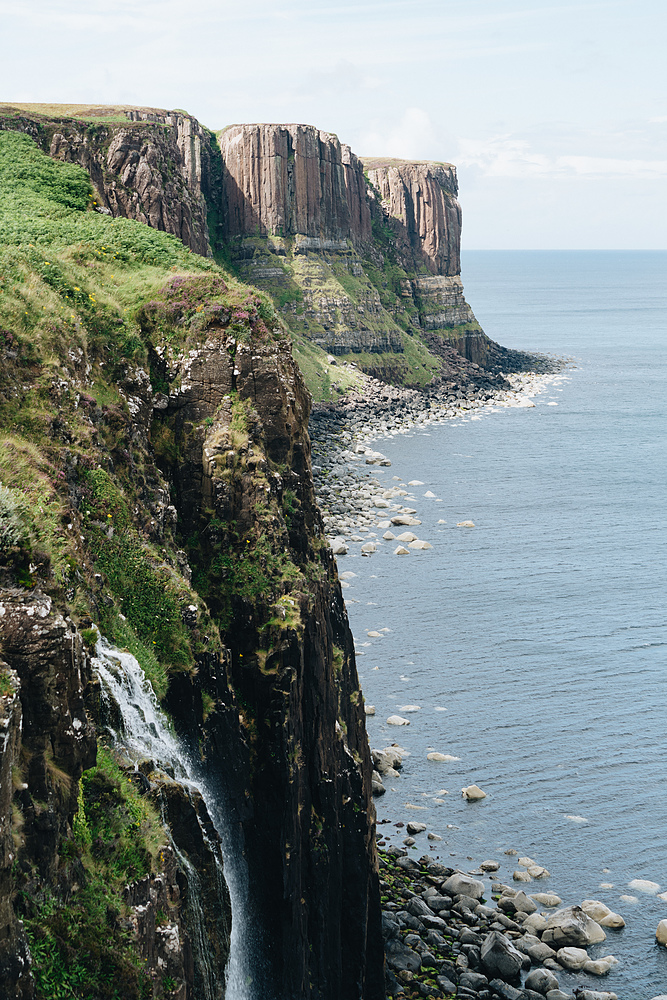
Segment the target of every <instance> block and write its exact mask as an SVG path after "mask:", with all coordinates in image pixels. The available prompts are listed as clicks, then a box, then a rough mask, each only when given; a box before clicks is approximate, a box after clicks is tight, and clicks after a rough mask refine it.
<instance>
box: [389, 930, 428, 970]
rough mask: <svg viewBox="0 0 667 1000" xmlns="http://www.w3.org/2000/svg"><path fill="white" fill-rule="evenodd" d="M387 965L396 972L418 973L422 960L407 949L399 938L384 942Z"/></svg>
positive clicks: (410, 949)
mask: <svg viewBox="0 0 667 1000" xmlns="http://www.w3.org/2000/svg"><path fill="white" fill-rule="evenodd" d="M385 955H386V958H387V965H388V966H389V967H390V968H392V969H395V970H396V971H397V972H413V973H414V972H419V970H420V969H421V966H422V960H421V958H420V957H419V955H418V954H417V953H416V952H415V951H413V950H412V948H408V946H407V945H405V944H403V942H402V941H401V940H400V939H399V938H394V939H391V940H389V941H387V942H385Z"/></svg>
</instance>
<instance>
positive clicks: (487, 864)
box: [479, 861, 500, 872]
mask: <svg viewBox="0 0 667 1000" xmlns="http://www.w3.org/2000/svg"><path fill="white" fill-rule="evenodd" d="M479 867H480V868H481V869H482V871H483V872H497V871H498V869H499V868H500V864H499V863H498V862H497V861H482V863H481V865H480V866H479Z"/></svg>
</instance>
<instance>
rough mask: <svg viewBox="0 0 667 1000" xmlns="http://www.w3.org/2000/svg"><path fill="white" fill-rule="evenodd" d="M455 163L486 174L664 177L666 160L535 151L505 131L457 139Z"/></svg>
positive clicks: (651, 178) (592, 177)
mask: <svg viewBox="0 0 667 1000" xmlns="http://www.w3.org/2000/svg"><path fill="white" fill-rule="evenodd" d="M457 163H458V164H459V165H460V166H462V167H476V168H477V169H478V170H479V171H480V172H481V173H482V175H483V176H485V177H514V178H521V177H545V178H547V177H568V176H569V177H572V176H577V177H583V178H586V177H588V178H591V179H599V178H612V177H616V178H619V177H630V178H641V179H644V180H654V179H658V178H666V177H667V160H658V159H640V158H627V159H626V158H623V157H617V156H582V155H576V154H574V155H562V156H553V155H549V154H546V153H543V152H538V151H535V150H534V149H533V148H532V147H531V144H530V142H528V141H527V140H526V139H519V138H514V137H512V136H508V135H501V136H495V137H493V138H491V139H487V140H474V139H461V140H459V154H458V156H457Z"/></svg>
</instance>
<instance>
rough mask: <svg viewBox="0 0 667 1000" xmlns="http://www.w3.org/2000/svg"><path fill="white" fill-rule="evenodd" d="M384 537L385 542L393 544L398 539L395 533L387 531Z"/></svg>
mask: <svg viewBox="0 0 667 1000" xmlns="http://www.w3.org/2000/svg"><path fill="white" fill-rule="evenodd" d="M382 537H383V538H384V540H385V542H392V541H393V540H394V539H395V538H396V535H395V534H394V532H393V531H385V533H384V535H383V536H382Z"/></svg>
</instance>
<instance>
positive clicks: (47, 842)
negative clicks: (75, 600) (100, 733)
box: [0, 590, 97, 1000]
mask: <svg viewBox="0 0 667 1000" xmlns="http://www.w3.org/2000/svg"><path fill="white" fill-rule="evenodd" d="M0 642H1V644H2V649H3V655H4V658H5V660H6V666H5V673H4V674H3V675H2V677H3V680H4V683H5V686H6V687H8V688H9V689H10V690H9V692H8V694H7V695H5V696H4V697H2V699H1V701H2V715H3V718H2V720H0V725H2V727H3V728H4V730H5V733H4V737H5V738H4V739H3V745H2V755H1V760H0V768H1V770H2V783H1V785H0V795H1V796H2V801H1V803H0V805H1V807H2V808H1V813H0V851H1V852H2V854H1V856H0V880H1V882H0V884H1V889H2V891H0V906H1V907H2V908H3V909H4V910H5V912H4V913H3V919H2V935H1V936H0V984H1V985H2V987H3V991H2V995H3V996H6V997H8V998H11V1000H28V998H31V997H32V996H33V992H34V984H33V982H32V976H31V974H30V971H29V951H28V947H27V942H26V938H25V933H24V931H23V925H22V923H21V921H20V920H18V919H17V917H16V916H15V914H14V911H13V902H14V900H13V895H14V890H15V879H16V874H17V872H23V873H27V872H30V871H32V870H33V868H34V870H35V873H36V874H37V875H38V877H39V879H40V880H42V881H43V882H44V883H46V884H56V883H57V870H58V853H59V850H60V846H61V842H62V839H63V838H64V837H65V836H66V835H67V834H68V833H70V832H71V825H72V820H73V818H74V814H75V813H76V811H77V808H78V804H77V795H78V780H79V778H80V777H81V774H82V771H83V769H84V768H85V767H91V766H92V765H93V764H94V763H95V752H96V747H97V744H96V740H95V733H94V730H93V727H92V726H91V725H90V723H89V721H88V715H87V713H86V707H85V703H84V694H85V687H86V684H87V683H88V682H89V680H90V675H89V671H88V668H87V662H86V657H85V655H84V653H83V646H82V643H81V637H80V636H79V634H78V633H77V632H76V630H75V628H74V626H73V625H72V623H71V622H68V621H66V620H65V619H64V618H63V616H62V615H60V614H58V612H57V611H55V610H54V609H53V610H52V602H51V599H50V598H49V597H47V596H46V595H44V594H42V593H40V592H35V593H26V592H23V593H21V592H20V591H13V592H12V591H6V590H5V591H0Z"/></svg>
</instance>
